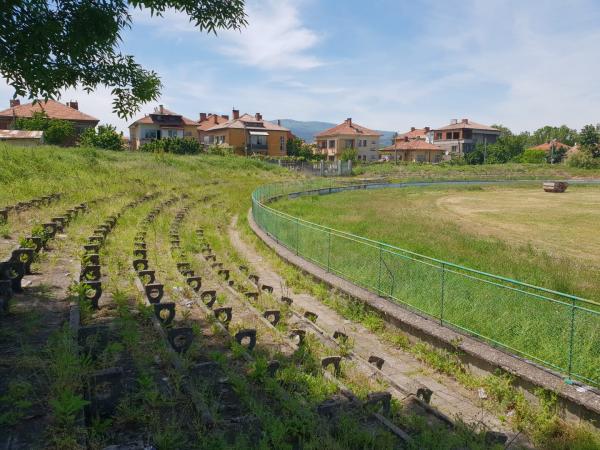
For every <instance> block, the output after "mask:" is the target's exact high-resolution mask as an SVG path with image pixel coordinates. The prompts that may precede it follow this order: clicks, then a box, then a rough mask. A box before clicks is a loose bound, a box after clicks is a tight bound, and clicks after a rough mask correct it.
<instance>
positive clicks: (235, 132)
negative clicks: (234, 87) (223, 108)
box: [199, 109, 290, 156]
mask: <svg viewBox="0 0 600 450" xmlns="http://www.w3.org/2000/svg"><path fill="white" fill-rule="evenodd" d="M221 117H223V116H221ZM213 120H217V121H218V119H213ZM289 132H290V130H289V129H287V128H285V127H282V126H281V124H280V123H277V124H274V123H272V122H269V121H267V120H264V119H263V118H262V115H261V114H260V113H256V114H255V115H253V116H252V115H250V114H243V115H240V111H239V110H237V109H234V110H233V112H232V118H231V120H228V121H226V122H224V123H220V124H218V125H217V124H215V125H213V126H212V127H210V128H208V129H206V130H202V136H203V139H205V140H206V139H208V142H209V143H212V144H216V145H224V146H229V147H232V148H233V150H234V152H235V153H237V154H239V155H252V154H261V155H269V156H284V155H285V154H286V147H287V140H288V134H289ZM199 133H200V131H199Z"/></svg>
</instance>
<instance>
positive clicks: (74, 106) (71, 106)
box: [67, 100, 79, 110]
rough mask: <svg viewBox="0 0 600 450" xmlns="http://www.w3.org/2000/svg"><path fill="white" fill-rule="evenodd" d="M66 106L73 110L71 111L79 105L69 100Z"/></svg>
mask: <svg viewBox="0 0 600 450" xmlns="http://www.w3.org/2000/svg"><path fill="white" fill-rule="evenodd" d="M67 106H68V107H69V108H73V109H77V110H78V109H79V103H77V102H76V101H73V100H71V101H70V102H68V103H67Z"/></svg>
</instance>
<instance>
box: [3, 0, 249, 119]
mask: <svg viewBox="0 0 600 450" xmlns="http://www.w3.org/2000/svg"><path fill="white" fill-rule="evenodd" d="M130 8H140V9H143V8H147V9H149V10H150V12H151V14H152V15H153V16H161V15H162V14H163V13H164V12H165V11H166V10H168V9H172V10H175V11H179V12H183V13H185V14H186V15H187V16H188V17H189V19H190V22H191V23H192V24H194V26H195V27H197V28H198V29H199V30H200V31H207V32H210V33H216V32H217V30H219V29H240V28H242V27H244V26H245V25H246V23H247V22H246V14H245V12H244V0H130V1H126V0H104V1H94V0H61V1H54V0H4V1H3V2H2V5H1V6H0V74H1V75H2V76H3V77H4V78H6V80H7V81H8V83H9V84H10V85H11V86H12V87H13V88H14V90H15V96H23V97H29V98H30V99H38V98H43V99H48V98H58V97H59V96H60V92H61V91H62V90H64V89H66V88H72V87H76V86H78V85H79V86H82V87H83V89H84V90H86V91H87V92H90V91H93V90H94V89H95V88H97V87H98V86H106V87H109V88H110V89H111V92H112V96H113V110H114V111H115V112H116V113H117V115H118V116H119V117H129V116H131V115H133V114H134V113H135V112H137V111H138V110H139V109H140V106H141V105H142V104H143V103H145V102H148V101H152V100H156V99H157V98H158V96H159V95H160V89H161V87H162V86H161V82H160V79H159V77H158V75H157V74H156V73H155V72H153V71H150V70H146V69H144V68H143V67H142V66H140V65H139V64H138V63H136V62H135V59H134V58H133V56H131V55H123V54H122V53H121V52H120V51H119V43H120V41H121V32H122V31H123V29H125V28H128V27H130V26H131V23H132V17H131V15H130Z"/></svg>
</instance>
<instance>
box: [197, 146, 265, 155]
mask: <svg viewBox="0 0 600 450" xmlns="http://www.w3.org/2000/svg"><path fill="white" fill-rule="evenodd" d="M206 153H208V154H209V155H218V156H230V155H233V153H234V151H233V147H231V146H229V145H216V144H213V145H211V146H209V147H208V148H207V149H206ZM261 156H262V155H261Z"/></svg>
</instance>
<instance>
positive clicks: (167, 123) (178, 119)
mask: <svg viewBox="0 0 600 450" xmlns="http://www.w3.org/2000/svg"><path fill="white" fill-rule="evenodd" d="M197 127H198V122H196V121H194V120H191V119H188V118H187V117H183V116H182V115H181V114H177V113H174V112H172V111H169V110H168V109H167V108H165V107H164V106H163V105H159V106H158V107H157V108H154V112H153V113H151V114H147V115H145V116H144V117H142V118H141V119H138V120H136V121H135V122H133V123H132V124H131V125H129V148H130V149H131V150H137V149H138V148H140V146H141V145H143V144H145V143H147V142H150V141H153V140H155V139H162V138H169V137H179V138H192V139H198V133H197V131H196V128H197Z"/></svg>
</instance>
